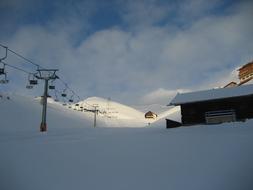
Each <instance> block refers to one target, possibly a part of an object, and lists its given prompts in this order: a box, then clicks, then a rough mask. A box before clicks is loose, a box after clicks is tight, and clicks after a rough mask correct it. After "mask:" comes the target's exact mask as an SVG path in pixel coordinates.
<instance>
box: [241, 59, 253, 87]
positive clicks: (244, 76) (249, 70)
mask: <svg viewBox="0 0 253 190" xmlns="http://www.w3.org/2000/svg"><path fill="white" fill-rule="evenodd" d="M252 78H253V61H252V62H249V63H247V64H246V65H243V66H242V67H241V68H240V69H239V79H240V82H241V83H243V82H244V81H247V80H249V79H252Z"/></svg>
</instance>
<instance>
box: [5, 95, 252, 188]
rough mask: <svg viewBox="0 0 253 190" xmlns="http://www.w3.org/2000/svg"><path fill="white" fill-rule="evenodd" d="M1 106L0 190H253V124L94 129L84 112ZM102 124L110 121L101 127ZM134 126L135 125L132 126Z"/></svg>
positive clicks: (26, 103)
mask: <svg viewBox="0 0 253 190" xmlns="http://www.w3.org/2000/svg"><path fill="white" fill-rule="evenodd" d="M40 112H41V106H40V105H39V104H38V102H36V101H33V100H30V99H28V98H24V97H14V98H11V100H6V99H4V100H0V120H1V127H0V150H1V156H0V179H1V180H0V189H3V190H16V189H18V190H34V189H36V190H45V189H46V190H69V189H75V190H83V189H92V190H100V189H110V190H128V189H132V190H141V189H145V190H154V189H159V190H168V189H172V190H185V189H188V190H203V189H205V190H214V189H215V190H238V189H242V190H251V189H252V188H253V182H252V176H253V165H252V160H253V150H252V145H253V127H252V126H253V120H248V121H246V122H245V123H227V124H223V125H211V126H195V127H181V128H176V129H169V130H168V129H165V123H164V124H161V126H159V127H154V128H148V127H146V128H108V127H97V128H92V127H91V124H92V120H90V119H89V117H88V118H84V117H83V115H82V114H83V113H79V112H73V111H71V110H68V109H65V108H64V109H62V108H61V107H59V106H51V107H50V108H49V117H48V127H49V130H48V132H46V133H40V132H39V130H38V129H39V125H38V124H39V122H40ZM100 125H103V123H100ZM129 125H131V122H130V123H129Z"/></svg>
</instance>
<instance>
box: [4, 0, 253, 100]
mask: <svg viewBox="0 0 253 190" xmlns="http://www.w3.org/2000/svg"><path fill="white" fill-rule="evenodd" d="M120 3H123V1H120ZM203 3H204V2H201V3H200V4H199V6H198V10H196V12H195V13H196V14H197V13H198V12H201V10H206V9H207V8H203V7H208V5H206V4H205V5H203ZM76 5H77V4H76ZM124 5H126V8H125V9H120V10H118V11H119V12H120V11H122V13H121V16H122V18H123V21H124V22H127V24H128V25H129V27H128V28H127V29H124V27H123V28H122V27H121V26H122V23H120V24H119V25H118V26H114V27H109V28H104V29H102V30H99V31H92V30H91V28H92V24H94V23H89V19H83V18H82V17H81V18H79V17H78V15H79V14H78V13H72V12H73V11H74V10H77V9H75V8H73V6H72V9H71V10H68V11H69V13H67V14H66V15H68V17H69V18H65V17H63V18H61V17H62V16H64V14H62V11H58V13H57V14H56V15H54V17H53V19H52V20H49V21H47V22H46V24H44V25H41V24H29V25H23V26H22V27H20V28H19V29H18V30H16V31H15V33H14V34H13V35H12V36H11V37H10V38H9V37H8V38H5V40H4V42H6V44H7V45H8V46H9V47H10V48H12V49H14V50H17V51H18V52H19V53H21V54H23V55H25V56H27V57H29V58H31V59H32V60H34V61H35V62H36V63H39V64H42V65H43V66H45V67H52V68H59V69H60V75H61V76H62V77H63V79H64V80H66V81H68V83H69V84H70V85H71V86H72V88H73V89H76V91H78V93H79V94H80V96H81V97H83V98H86V97H88V96H102V97H106V98H107V97H111V98H112V99H115V100H118V101H121V102H124V103H131V104H134V103H137V102H144V103H153V102H156V101H157V102H161V103H163V104H164V103H167V102H168V99H169V97H171V95H172V94H173V92H174V89H175V91H176V89H193V90H194V89H200V88H209V87H213V86H217V85H219V84H222V83H223V81H224V84H225V83H227V80H226V79H227V77H229V76H230V72H231V71H233V70H234V69H235V68H236V67H238V66H240V65H242V64H245V63H247V62H248V61H250V60H251V59H252V54H253V52H252V50H253V43H252V42H253V37H252V33H253V26H252V22H251V18H252V11H251V10H252V7H253V4H252V3H251V2H250V1H249V2H243V3H240V4H237V5H236V6H235V5H234V6H232V7H230V8H229V9H228V11H227V12H226V14H225V13H224V14H221V15H219V14H218V15H216V14H207V15H205V16H201V17H198V19H197V20H196V21H195V22H190V23H189V24H187V27H180V26H178V25H177V24H173V23H171V19H170V18H167V16H168V15H169V16H172V15H171V13H170V11H172V12H173V11H175V9H173V6H175V5H170V6H169V5H168V4H167V5H166V6H165V4H159V2H158V3H157V1H145V2H144V1H136V2H132V1H131V2H130V1H128V2H127V3H126V4H124ZM134 5H136V7H135V6H134ZM153 5H154V6H153ZM59 6H61V5H59ZM92 6H93V5H90V7H92ZM121 6H123V4H121ZM181 6H183V5H181ZM210 7H213V8H214V7H217V5H216V4H215V5H212V6H211V5H210ZM117 8H121V7H120V6H118V7H117ZM65 9H66V7H65ZM65 9H64V7H63V8H61V10H65ZM91 9H92V10H90V9H89V10H88V12H89V11H90V12H89V13H87V14H88V15H89V16H88V18H89V17H92V14H94V12H96V10H98V9H97V8H96V7H95V8H91ZM196 9H197V8H196ZM78 10H79V12H81V13H82V14H83V15H85V14H86V11H85V8H84V7H82V6H80V9H78ZM145 10H147V12H146V13H145ZM159 11H161V12H159ZM178 11H179V12H178V13H177V14H182V15H187V14H183V12H185V13H186V12H187V11H186V10H184V8H180V9H179V10H178ZM63 12H64V11H63ZM189 14H190V13H189ZM202 14H204V12H201V13H198V14H197V15H202ZM166 19H168V20H166ZM143 20H147V21H146V23H145V22H144V23H143V25H142V24H141V23H142V21H143ZM162 20H163V22H165V24H157V23H159V22H160V21H162ZM86 24H87V25H88V27H86ZM123 24H124V23H123ZM137 26H138V29H136V27H137ZM8 59H9V61H10V62H12V63H15V64H20V61H19V60H17V59H14V57H11V56H9V57H8ZM22 66H25V65H24V64H23V63H22ZM25 67H27V66H25ZM27 69H31V66H28V67H27ZM20 84H21V82H20ZM16 86H17V85H15V88H16ZM60 87H61V88H63V87H62V86H60ZM10 88H11V86H10ZM154 89H156V90H154ZM20 90H22V89H20ZM38 91H39V89H38Z"/></svg>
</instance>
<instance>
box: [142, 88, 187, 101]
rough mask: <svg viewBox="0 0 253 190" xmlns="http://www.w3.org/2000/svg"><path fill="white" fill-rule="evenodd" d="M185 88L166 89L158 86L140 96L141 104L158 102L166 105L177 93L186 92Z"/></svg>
mask: <svg viewBox="0 0 253 190" xmlns="http://www.w3.org/2000/svg"><path fill="white" fill-rule="evenodd" d="M188 91H189V90H186V89H176V90H166V89H163V88H159V89H157V90H154V91H152V92H150V93H148V94H146V95H145V96H143V97H142V99H141V101H142V102H141V103H142V104H160V105H167V104H169V102H170V100H172V99H173V98H174V97H175V96H176V94H177V93H183V92H188Z"/></svg>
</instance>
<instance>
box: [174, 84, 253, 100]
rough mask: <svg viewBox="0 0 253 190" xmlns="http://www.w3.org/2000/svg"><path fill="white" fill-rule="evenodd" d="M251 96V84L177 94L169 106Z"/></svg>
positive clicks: (252, 92) (252, 86) (252, 85)
mask: <svg viewBox="0 0 253 190" xmlns="http://www.w3.org/2000/svg"><path fill="white" fill-rule="evenodd" d="M248 95H253V84H250V85H243V86H238V87H231V88H219V89H211V90H204V91H197V92H188V93H183V94H179V93H178V94H177V95H176V97H175V98H174V99H173V100H172V101H171V102H170V105H181V104H187V103H193V102H202V101H207V100H218V99H224V98H232V97H239V96H248Z"/></svg>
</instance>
